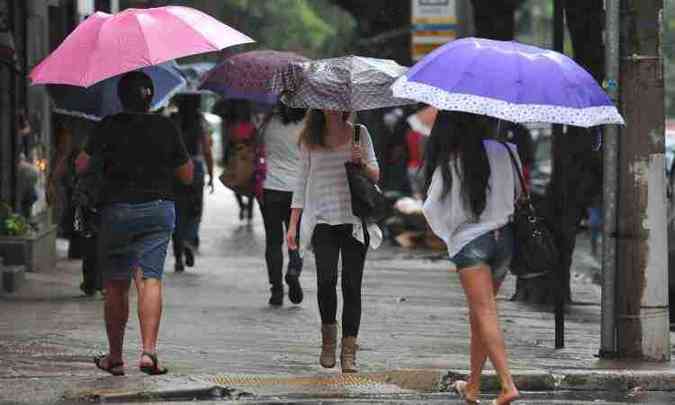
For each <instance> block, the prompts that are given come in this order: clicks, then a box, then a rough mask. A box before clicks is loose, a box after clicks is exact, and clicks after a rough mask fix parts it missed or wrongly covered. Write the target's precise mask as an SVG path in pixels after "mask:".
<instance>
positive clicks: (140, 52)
mask: <svg viewBox="0 0 675 405" xmlns="http://www.w3.org/2000/svg"><path fill="white" fill-rule="evenodd" d="M250 42H254V40H253V39H251V38H249V37H247V36H246V35H244V34H242V33H241V32H239V31H237V30H235V29H233V28H230V27H228V26H227V25H225V24H223V23H221V22H220V21H218V20H216V19H215V18H213V17H211V16H209V15H208V14H204V13H202V12H201V11H198V10H195V9H192V8H189V7H179V6H168V7H157V8H148V9H127V10H124V11H122V12H121V13H117V14H114V15H111V14H107V13H102V12H97V13H95V14H94V15H92V16H90V17H89V18H87V19H86V20H85V21H83V22H82V23H81V24H80V25H78V26H77V28H76V29H75V30H74V31H73V32H72V33H71V34H70V35H68V37H67V38H66V39H65V40H64V41H63V43H62V44H61V45H60V46H59V47H58V48H57V49H56V50H55V51H54V52H52V53H51V54H50V55H49V56H47V58H45V60H43V61H42V62H41V63H40V64H39V65H37V66H36V67H35V68H34V69H33V71H32V72H31V74H30V78H31V80H32V83H33V84H40V83H44V84H46V83H53V84H70V85H74V86H82V87H88V86H91V85H92V84H94V83H96V82H99V81H101V80H104V79H107V78H109V77H112V76H117V75H119V74H122V73H125V72H129V71H132V70H136V69H139V68H142V67H145V66H151V65H157V64H159V63H163V62H166V61H169V60H172V59H176V58H180V57H183V56H188V55H194V54H198V53H205V52H211V51H218V50H220V49H223V48H227V47H229V46H233V45H239V44H245V43H250Z"/></svg>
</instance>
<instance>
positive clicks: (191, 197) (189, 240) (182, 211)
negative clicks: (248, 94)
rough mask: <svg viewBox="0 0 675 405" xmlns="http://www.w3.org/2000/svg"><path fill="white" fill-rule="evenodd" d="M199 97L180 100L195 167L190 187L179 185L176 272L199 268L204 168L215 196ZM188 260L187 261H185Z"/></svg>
mask: <svg viewBox="0 0 675 405" xmlns="http://www.w3.org/2000/svg"><path fill="white" fill-rule="evenodd" d="M199 100H200V99H199V96H194V95H187V96H181V98H180V99H179V110H178V114H176V116H175V119H176V120H177V122H178V125H179V127H180V128H181V133H182V136H183V143H184V144H185V147H186V149H187V152H188V154H190V157H191V159H192V163H193V165H194V178H193V180H192V183H191V184H189V185H185V184H182V183H181V182H180V181H178V180H176V181H175V185H174V187H175V196H176V200H175V203H176V229H175V231H174V234H173V238H172V241H173V253H174V258H175V261H174V269H175V271H176V272H182V271H184V270H185V266H187V267H192V266H194V264H195V250H196V249H197V246H198V244H199V242H198V241H199V224H200V222H201V216H202V213H203V209H204V184H205V182H204V174H205V173H204V165H206V169H207V173H208V175H209V180H208V186H209V189H210V190H211V192H213V156H212V153H211V142H210V140H209V133H208V127H207V123H206V120H205V119H204V117H203V115H202V113H201V111H200V110H199V107H200V103H199ZM183 258H185V261H183Z"/></svg>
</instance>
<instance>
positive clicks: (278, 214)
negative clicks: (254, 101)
mask: <svg viewBox="0 0 675 405" xmlns="http://www.w3.org/2000/svg"><path fill="white" fill-rule="evenodd" d="M305 112H306V111H305V110H304V109H297V108H290V107H288V106H286V105H285V104H283V103H279V104H278V105H277V106H276V108H275V110H274V111H273V113H272V115H271V116H269V117H267V118H266V119H265V122H264V123H263V127H262V128H261V131H262V133H261V138H262V141H263V142H264V143H265V161H266V163H267V164H266V166H267V170H266V173H265V181H264V183H263V193H262V197H261V199H260V204H259V205H260V212H261V213H262V217H263V222H264V224H265V261H266V263H267V275H268V278H269V283H270V289H271V296H270V299H269V304H270V305H274V306H279V305H282V304H283V301H284V287H283V283H282V270H283V267H284V255H283V252H282V246H283V244H284V227H286V229H288V225H289V221H290V215H291V199H292V197H293V189H294V188H295V184H296V175H297V172H298V171H299V170H300V148H299V147H298V139H299V135H300V131H301V130H302V127H303V118H304V117H305ZM301 271H302V259H301V258H300V254H299V253H298V251H297V249H296V250H290V249H289V251H288V269H287V270H286V276H285V277H284V278H285V280H286V284H287V285H288V298H289V299H290V300H291V302H292V303H294V304H299V303H300V302H302V299H303V293H302V287H301V285H300V272H301Z"/></svg>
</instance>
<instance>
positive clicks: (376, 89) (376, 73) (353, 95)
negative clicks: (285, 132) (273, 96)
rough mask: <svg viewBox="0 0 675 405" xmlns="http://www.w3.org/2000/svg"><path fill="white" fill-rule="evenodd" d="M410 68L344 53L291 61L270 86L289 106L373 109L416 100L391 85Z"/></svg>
mask: <svg viewBox="0 0 675 405" xmlns="http://www.w3.org/2000/svg"><path fill="white" fill-rule="evenodd" d="M407 70H408V68H406V67H404V66H401V65H399V64H397V63H396V62H394V61H393V60H389V59H375V58H366V57H361V56H343V57H340V58H331V59H319V60H315V61H310V62H299V63H298V62H296V63H291V64H289V65H287V66H285V67H284V68H281V69H280V70H278V71H276V72H275V74H274V77H273V78H272V83H271V87H272V91H273V92H276V93H281V101H282V102H283V103H284V104H286V105H288V106H290V107H296V108H316V109H324V110H335V111H361V110H372V109H375V108H383V107H391V106H397V105H404V104H414V103H415V101H412V100H408V99H403V98H397V97H394V96H393V95H392V93H391V89H390V87H391V85H392V83H393V82H394V81H395V80H396V79H397V78H398V77H400V76H401V75H403V74H404V73H405V72H406V71H407Z"/></svg>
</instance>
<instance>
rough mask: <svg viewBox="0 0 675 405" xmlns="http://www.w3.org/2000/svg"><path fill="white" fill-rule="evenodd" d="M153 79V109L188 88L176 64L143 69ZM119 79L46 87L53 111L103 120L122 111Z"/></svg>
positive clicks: (161, 105) (117, 77)
mask: <svg viewBox="0 0 675 405" xmlns="http://www.w3.org/2000/svg"><path fill="white" fill-rule="evenodd" d="M142 70H143V72H144V73H145V74H147V75H148V76H150V78H151V79H152V83H153V85H154V94H153V97H152V104H151V108H152V109H157V108H160V107H163V106H165V105H166V104H168V102H169V99H170V98H171V97H172V96H173V95H174V94H176V92H178V91H179V90H181V89H182V88H183V87H185V85H186V81H185V79H184V78H183V76H182V75H181V74H180V72H179V71H178V70H177V69H176V68H175V63H164V64H161V65H157V66H151V67H147V68H144V69H142ZM120 77H121V75H120V76H115V77H111V78H109V79H106V80H104V81H102V82H98V83H96V84H95V85H93V86H91V87H87V88H84V87H78V86H69V85H65V84H50V85H47V91H48V92H49V95H50V96H51V97H52V99H53V100H54V104H55V105H56V108H55V109H54V111H56V112H58V113H61V114H67V115H74V116H79V117H84V118H88V119H92V120H100V119H102V118H104V117H105V116H107V115H112V114H116V113H118V112H121V111H122V104H121V103H120V100H119V97H118V95H117V83H118V82H119V79H120Z"/></svg>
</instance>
